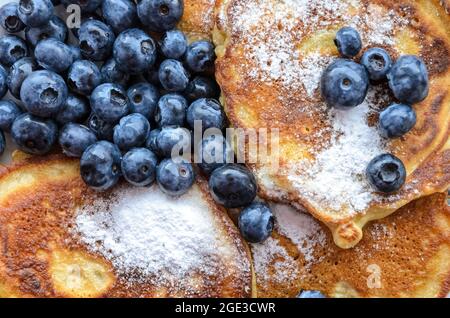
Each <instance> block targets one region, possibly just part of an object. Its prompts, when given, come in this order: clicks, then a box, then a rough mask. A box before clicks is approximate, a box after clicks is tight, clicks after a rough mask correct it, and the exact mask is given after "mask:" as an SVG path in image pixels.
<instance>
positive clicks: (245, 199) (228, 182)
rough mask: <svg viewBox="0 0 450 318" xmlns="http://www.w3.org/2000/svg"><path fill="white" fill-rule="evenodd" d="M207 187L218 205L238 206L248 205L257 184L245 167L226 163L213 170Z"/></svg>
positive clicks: (254, 195)
mask: <svg viewBox="0 0 450 318" xmlns="http://www.w3.org/2000/svg"><path fill="white" fill-rule="evenodd" d="M209 189H210V191H211V194H212V196H213V198H214V200H215V201H216V202H217V203H219V204H220V205H223V206H224V207H226V208H240V207H244V206H247V205H249V204H250V203H252V202H253V200H254V199H255V198H256V192H257V185H256V179H255V177H254V176H253V174H252V173H251V172H250V171H249V170H248V169H247V168H245V167H243V166H240V165H237V164H227V165H225V166H223V167H220V168H218V169H216V170H214V171H213V173H212V174H211V178H210V179H209Z"/></svg>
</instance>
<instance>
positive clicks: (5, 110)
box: [0, 100, 22, 132]
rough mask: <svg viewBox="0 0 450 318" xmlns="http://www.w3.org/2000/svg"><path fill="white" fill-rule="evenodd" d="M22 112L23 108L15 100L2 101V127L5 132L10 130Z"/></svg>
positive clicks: (0, 103) (0, 121)
mask: <svg viewBox="0 0 450 318" xmlns="http://www.w3.org/2000/svg"><path fill="white" fill-rule="evenodd" d="M21 114H22V110H21V109H20V108H19V106H17V105H16V103H14V102H13V101H10V100H2V101H0V129H1V130H3V131H4V132H10V131H11V126H12V124H13V122H14V120H16V118H17V117H19V116H20V115H21Z"/></svg>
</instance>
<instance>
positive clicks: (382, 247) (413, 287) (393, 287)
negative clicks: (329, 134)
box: [251, 194, 450, 298]
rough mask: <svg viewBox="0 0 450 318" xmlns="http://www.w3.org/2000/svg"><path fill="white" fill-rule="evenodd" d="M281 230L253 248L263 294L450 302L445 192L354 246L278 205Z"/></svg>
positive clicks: (367, 232)
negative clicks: (315, 292)
mask: <svg viewBox="0 0 450 318" xmlns="http://www.w3.org/2000/svg"><path fill="white" fill-rule="evenodd" d="M275 211H276V212H275V213H276V217H277V225H276V231H275V232H274V233H273V235H272V237H271V238H269V240H267V241H266V242H265V243H264V244H253V245H251V249H252V253H253V261H254V268H255V273H256V280H257V289H258V297H295V296H296V295H298V294H299V292H300V291H301V290H320V291H322V292H323V293H325V294H326V295H327V296H329V297H383V298H384V297H427V298H428V297H445V296H446V295H447V294H448V293H449V291H450V207H448V206H447V203H446V194H434V195H432V196H429V197H424V198H421V199H419V200H417V201H413V202H411V203H409V204H408V205H406V206H404V207H403V208H401V209H400V210H399V211H398V212H397V213H395V214H393V215H391V216H389V217H387V218H385V219H383V220H378V221H375V222H373V223H371V224H370V225H368V226H367V227H366V228H365V229H364V238H363V239H362V241H361V242H360V244H358V245H357V246H356V247H355V248H353V249H348V250H343V249H340V248H338V247H336V246H335V244H334V243H333V238H332V236H331V235H330V233H329V231H328V230H327V229H326V227H325V226H322V225H321V224H320V223H319V222H317V221H316V220H315V219H314V218H313V217H311V216H310V215H309V214H306V213H305V214H303V213H299V212H298V211H295V210H294V209H293V208H291V207H289V206H283V205H276V206H275Z"/></svg>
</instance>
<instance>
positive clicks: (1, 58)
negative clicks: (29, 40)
mask: <svg viewBox="0 0 450 318" xmlns="http://www.w3.org/2000/svg"><path fill="white" fill-rule="evenodd" d="M25 56H28V47H27V44H26V43H25V41H24V40H22V39H21V38H19V37H18V36H15V35H4V36H2V37H0V63H1V64H2V65H4V66H11V65H13V64H14V63H15V62H17V61H18V60H20V59H21V58H23V57H25Z"/></svg>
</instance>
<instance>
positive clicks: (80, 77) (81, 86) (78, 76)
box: [67, 60, 103, 96]
mask: <svg viewBox="0 0 450 318" xmlns="http://www.w3.org/2000/svg"><path fill="white" fill-rule="evenodd" d="M102 81H103V76H102V73H101V72H100V70H99V68H98V66H97V65H96V64H95V63H93V62H91V61H88V60H80V61H76V62H75V63H73V64H72V66H71V67H70V69H69V72H68V74H67V85H68V86H69V88H70V89H71V90H72V91H74V92H75V93H78V94H80V95H84V96H89V95H90V94H91V93H92V91H93V90H94V88H96V87H97V86H99V85H100V84H101V83H102Z"/></svg>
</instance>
